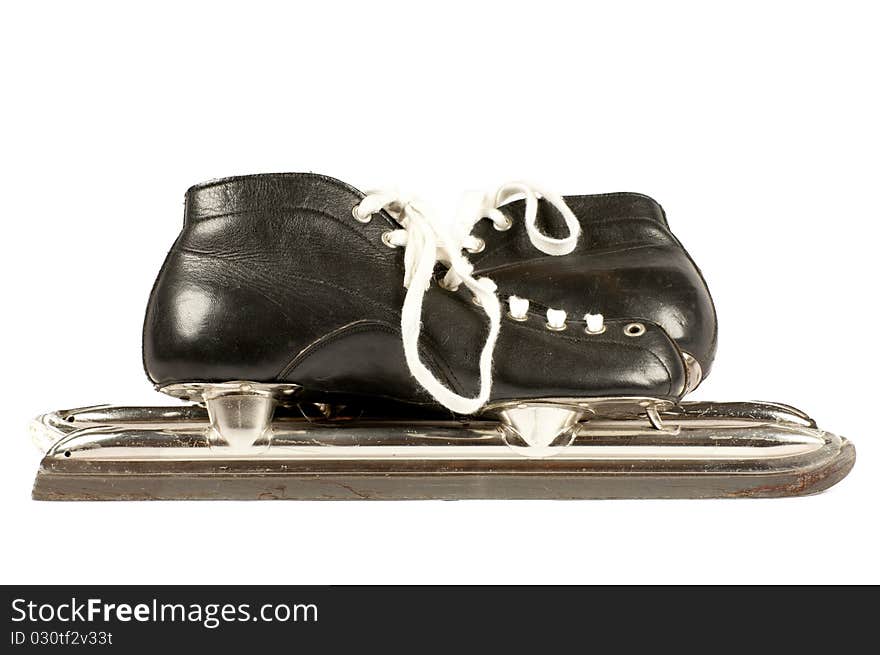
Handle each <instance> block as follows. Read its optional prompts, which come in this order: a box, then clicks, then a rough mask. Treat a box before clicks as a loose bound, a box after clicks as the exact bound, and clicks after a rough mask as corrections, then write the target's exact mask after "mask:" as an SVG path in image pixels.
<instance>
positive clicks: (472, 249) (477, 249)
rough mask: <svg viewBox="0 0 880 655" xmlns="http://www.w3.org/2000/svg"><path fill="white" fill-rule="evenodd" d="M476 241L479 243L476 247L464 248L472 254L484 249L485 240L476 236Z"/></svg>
mask: <svg viewBox="0 0 880 655" xmlns="http://www.w3.org/2000/svg"><path fill="white" fill-rule="evenodd" d="M477 243H478V244H479V245H477V247H475V248H465V250H467V251H468V252H469V253H470V254H472V255H476V254H477V253H478V252H483V251H484V250H485V249H486V242H485V241H484V240H483V239H481V238H480V237H477Z"/></svg>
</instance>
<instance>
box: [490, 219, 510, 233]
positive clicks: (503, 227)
mask: <svg viewBox="0 0 880 655" xmlns="http://www.w3.org/2000/svg"><path fill="white" fill-rule="evenodd" d="M492 227H494V228H495V231H496V232H507V230H509V229H510V228H512V227H513V221H512V220H511V219H510V217H509V216H505V217H504V222H503V223H502V224H501V225H498V223H496V222H495V221H492Z"/></svg>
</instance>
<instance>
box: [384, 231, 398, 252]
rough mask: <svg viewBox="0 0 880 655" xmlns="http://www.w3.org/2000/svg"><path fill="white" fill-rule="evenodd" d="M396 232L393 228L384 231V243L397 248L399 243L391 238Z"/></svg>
mask: <svg viewBox="0 0 880 655" xmlns="http://www.w3.org/2000/svg"><path fill="white" fill-rule="evenodd" d="M393 234H394V231H393V230H387V231H386V232H383V233H382V243H384V244H385V245H386V246H388V247H389V248H397V244H396V243H394V242H393V241H392V240H391V236H392V235H393Z"/></svg>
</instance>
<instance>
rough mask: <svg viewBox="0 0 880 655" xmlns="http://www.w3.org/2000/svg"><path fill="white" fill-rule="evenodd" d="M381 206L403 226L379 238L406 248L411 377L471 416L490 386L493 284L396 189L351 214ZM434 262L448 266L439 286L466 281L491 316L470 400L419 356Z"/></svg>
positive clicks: (406, 341) (373, 196) (496, 322)
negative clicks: (476, 273) (476, 390)
mask: <svg viewBox="0 0 880 655" xmlns="http://www.w3.org/2000/svg"><path fill="white" fill-rule="evenodd" d="M382 209H385V210H386V211H387V212H388V213H389V214H390V215H391V216H392V217H393V218H394V220H395V221H397V223H398V224H399V225H400V226H401V228H400V229H397V230H389V231H388V232H386V233H385V235H383V238H382V240H383V241H384V242H385V243H386V245H388V246H392V247H400V246H404V247H405V248H406V250H405V252H404V266H405V268H404V278H403V285H404V286H405V287H406V289H407V292H406V296H405V298H404V301H403V310H402V312H401V321H400V325H401V332H402V334H403V352H404V355H405V357H406V363H407V366H409V370H410V372H411V373H412V374H413V377H415V379H416V380H417V381H418V383H419V384H421V385H422V387H424V389H425V390H426V391H427V392H428V393H430V394H431V395H432V396H433V397H434V398H435V399H436V400H437V401H438V402H439V403H441V404H442V405H444V406H445V407H447V408H449V409H450V410H452V411H453V412H456V413H459V414H472V413H474V412H476V411H477V410H478V409H480V408H481V407H482V406H483V405H484V404H486V401H488V399H489V394H490V392H491V390H492V356H493V353H494V351H495V343H496V341H497V340H498V331H499V329H500V326H501V304H500V302H499V301H498V297H497V296H496V295H495V290H496V286H495V283H494V282H493V281H492V280H491V279H489V278H487V277H483V278H479V279H477V278H475V277H474V276H473V275H472V273H473V266H472V265H471V264H470V262H468V260H467V259H466V258H465V257H464V255H462V254H461V249H460V248H458V247H456V245H455V244H456V242H455V241H454V240H453V239H451V238H449V236H448V235H447V234H446V230H445V228H444V227H443V225H442V224H441V223H440V222H439V221H438V220H437V219H436V218H435V217H434V216H433V215H432V213H431V212H430V211H429V210H428V209H427V207H426V206H425V205H424V204H423V203H422V202H420V201H418V200H416V199H414V198H410V197H407V196H403V195H401V194H400V193H399V192H397V191H374V192H371V193H369V194H367V196H366V197H365V198H364V199H363V200H362V201H361V202H360V204H358V205H357V206H356V207H355V208H354V210H353V214H354V217H355V218H356V219H358V220H360V221H363V222H366V221H368V220H369V219H370V217H371V216H372V215H373V214H375V213H377V212H379V211H381V210H382ZM437 262H440V263H442V264H444V265H445V266H448V267H449V270H448V271H447V273H446V276H445V277H444V278H443V281H442V284H443V286H444V287H445V288H447V289H450V290H454V289H457V288H458V286H459V285H461V284H464V285H465V286H466V287H467V288H468V289H469V290H470V291H471V293H473V294H474V297H475V299H476V301H477V303H478V304H479V305H480V306H481V307H482V308H483V311H484V312H486V315H487V316H488V317H489V334H488V336H487V337H486V342H485V344H484V345H483V349H482V351H481V353H480V391H479V393H478V395H477V396H475V397H474V398H466V397H464V396H460V395H458V394H457V393H454V392H453V391H451V390H450V389H449V388H447V387H446V386H444V385H443V384H442V383H441V382H440V381H439V380H438V379H437V378H436V376H435V375H434V374H433V373H432V372H431V371H430V370H429V369H428V367H427V366H425V364H424V363H423V362H422V360H421V358H420V357H419V336H420V334H421V329H422V303H423V301H424V297H425V292H426V291H427V290H428V287H429V286H430V284H431V279H432V277H433V273H434V266H435V265H436V263H437Z"/></svg>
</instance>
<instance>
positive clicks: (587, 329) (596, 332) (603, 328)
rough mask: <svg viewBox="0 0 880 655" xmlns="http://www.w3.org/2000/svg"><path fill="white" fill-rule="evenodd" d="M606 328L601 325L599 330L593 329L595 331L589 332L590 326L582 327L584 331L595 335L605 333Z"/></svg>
mask: <svg viewBox="0 0 880 655" xmlns="http://www.w3.org/2000/svg"><path fill="white" fill-rule="evenodd" d="M606 329H607V327H606V326H604V325H603V326H602V329H601V330H597V331H595V332H591V331H590V328H587V327H585V328H584V333H586V334H589V335H591V336H594V337H595V336H596V335H599V334H605V330H606Z"/></svg>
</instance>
